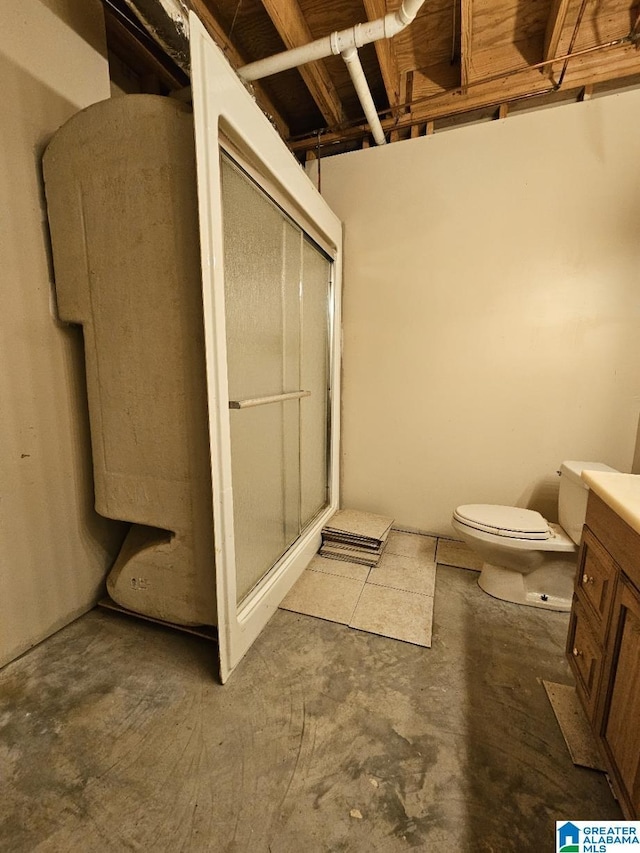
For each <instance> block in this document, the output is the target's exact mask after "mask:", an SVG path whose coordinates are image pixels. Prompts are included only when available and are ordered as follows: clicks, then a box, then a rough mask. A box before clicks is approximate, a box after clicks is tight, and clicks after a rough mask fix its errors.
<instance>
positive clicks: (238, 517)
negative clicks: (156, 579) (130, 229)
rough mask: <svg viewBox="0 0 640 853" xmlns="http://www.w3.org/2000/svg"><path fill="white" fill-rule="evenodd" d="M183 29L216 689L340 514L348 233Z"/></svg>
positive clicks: (248, 102) (218, 60) (210, 46)
mask: <svg viewBox="0 0 640 853" xmlns="http://www.w3.org/2000/svg"><path fill="white" fill-rule="evenodd" d="M189 27H190V43H191V87H192V94H193V109H194V123H195V131H196V133H195V138H196V160H197V167H198V208H199V216H200V249H201V255H202V296H203V308H204V311H203V317H204V332H205V353H206V363H207V400H208V408H209V436H210V441H211V479H212V486H213V494H212V498H213V527H214V539H215V543H214V544H215V584H216V598H217V614H218V640H219V643H218V652H219V661H220V677H221V679H222V681H223V682H224V681H226V680H227V679H228V678H229V676H230V674H231V673H232V672H233V670H234V668H235V667H236V666H237V665H238V663H239V662H240V660H241V659H242V657H243V655H244V654H245V653H246V652H247V651H248V649H249V648H250V646H251V644H252V643H253V642H254V640H255V639H256V638H257V637H258V635H259V634H260V631H261V630H262V629H263V628H264V626H265V625H266V624H267V622H268V621H269V619H270V618H271V616H272V615H273V613H274V612H275V610H276V609H277V607H278V605H279V604H280V602H281V601H282V599H283V598H284V596H285V595H286V594H287V592H288V591H289V590H290V589H291V587H292V585H293V584H294V583H295V581H296V580H297V578H298V577H299V576H300V574H301V573H302V571H303V570H304V569H305V568H306V566H307V565H308V563H309V561H310V560H311V558H312V557H313V555H314V554H315V553H316V551H317V550H318V547H319V545H320V541H321V531H322V527H323V525H324V524H326V522H327V521H328V519H329V518H330V517H331V515H332V514H333V512H335V510H336V509H337V508H338V504H339V475H338V459H339V434H340V411H339V405H338V402H337V401H339V399H340V339H339V332H338V330H339V328H340V281H341V269H342V224H341V222H340V220H339V219H338V217H337V216H336V215H335V214H334V213H333V212H332V211H331V210H330V208H329V207H328V205H327V204H326V202H325V201H324V199H323V198H322V197H321V195H320V194H319V193H318V192H317V191H316V189H315V187H314V186H313V185H312V183H311V181H309V179H308V178H307V176H306V175H305V174H304V170H303V169H302V168H301V167H300V164H299V163H298V162H297V161H296V160H295V159H294V158H293V156H292V154H291V152H290V151H289V150H288V148H287V147H286V145H285V144H284V142H283V141H282V139H281V138H280V137H279V136H278V134H277V133H276V131H275V130H274V128H273V126H272V125H271V123H270V121H269V120H268V119H267V118H266V117H265V115H263V113H262V112H261V111H260V109H259V108H258V107H257V106H256V103H255V102H254V100H253V98H252V97H251V96H250V94H249V93H248V92H247V91H246V89H245V87H244V85H243V84H242V82H241V81H240V79H239V78H238V76H237V75H236V74H235V73H234V71H233V69H232V68H231V66H230V65H229V63H228V62H227V61H226V59H225V57H224V55H223V54H222V53H221V51H220V50H219V49H218V48H217V47H216V45H215V44H214V43H213V42H212V41H211V38H210V37H209V35H208V34H207V32H206V31H205V29H204V27H203V26H202V24H201V22H200V21H199V20H198V18H197V16H196V15H194V14H193V13H191V15H190V16H189ZM229 154H230V156H229ZM212 568H213V567H212Z"/></svg>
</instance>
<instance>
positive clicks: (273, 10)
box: [262, 0, 344, 126]
mask: <svg viewBox="0 0 640 853" xmlns="http://www.w3.org/2000/svg"><path fill="white" fill-rule="evenodd" d="M262 5H263V6H264V8H265V9H266V11H267V14H268V15H269V17H270V18H271V21H272V22H273V25H274V26H275V28H276V30H277V31H278V34H279V36H280V38H281V39H282V41H283V42H284V44H285V47H286V48H287V49H288V50H291V48H293V47H301V46H302V45H304V44H309V42H312V41H313V40H314V38H313V34H312V32H311V30H310V29H309V25H308V24H307V21H306V18H305V16H304V13H303V11H302V9H301V8H300V6H299V5H298V2H297V0H262ZM298 71H299V72H300V74H301V76H302V79H303V80H304V82H305V84H306V86H307V89H308V90H309V92H310V93H311V97H312V98H313V100H314V101H315V102H316V104H317V106H318V109H319V110H320V112H321V113H322V115H323V116H324V118H325V120H326V121H327V123H328V124H329V125H330V126H334V125H337V124H340V123H341V122H342V121H343V119H344V112H343V109H342V102H341V101H340V96H339V95H338V90H337V89H336V87H335V86H334V84H333V81H332V79H331V77H330V76H329V72H328V71H327V68H326V66H325V64H324V62H323V61H322V60H320V61H318V62H308V63H307V64H306V65H300V66H299V67H298Z"/></svg>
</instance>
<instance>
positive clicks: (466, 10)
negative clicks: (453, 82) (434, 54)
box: [460, 0, 473, 92]
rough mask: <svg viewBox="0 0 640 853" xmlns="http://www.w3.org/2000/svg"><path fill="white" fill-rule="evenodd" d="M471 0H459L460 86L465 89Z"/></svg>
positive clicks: (469, 54)
mask: <svg viewBox="0 0 640 853" xmlns="http://www.w3.org/2000/svg"><path fill="white" fill-rule="evenodd" d="M472 28H473V15H472V0H460V86H461V88H462V92H466V91H467V87H468V86H469V82H470V81H471V36H472V32H473V29H472Z"/></svg>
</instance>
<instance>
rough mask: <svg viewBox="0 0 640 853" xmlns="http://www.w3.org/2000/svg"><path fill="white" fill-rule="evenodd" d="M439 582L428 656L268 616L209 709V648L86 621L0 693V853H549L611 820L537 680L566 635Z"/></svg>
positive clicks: (9, 678) (111, 620) (11, 673)
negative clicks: (582, 823) (567, 838)
mask: <svg viewBox="0 0 640 853" xmlns="http://www.w3.org/2000/svg"><path fill="white" fill-rule="evenodd" d="M476 577H477V575H476V574H475V573H473V572H467V571H464V570H461V569H451V568H446V567H439V568H438V579H437V584H436V597H435V621H434V640H433V648H431V649H425V648H420V647H417V646H412V645H408V644H406V643H401V642H398V641H396V640H390V639H386V638H384V637H380V636H375V635H373V634H365V633H361V632H359V631H354V630H352V629H350V628H347V627H346V626H343V625H338V624H334V623H330V622H324V621H322V620H319V619H314V618H311V617H308V616H301V615H298V614H295V613H290V612H285V611H278V612H277V613H276V615H275V616H274V618H273V619H272V621H271V622H270V623H269V625H268V626H267V628H266V630H265V631H264V633H263V634H262V636H261V637H260V638H259V640H258V641H257V643H256V644H255V645H254V647H253V648H252V649H251V650H250V652H249V653H248V655H247V657H246V658H245V659H244V661H243V662H242V663H241V665H240V666H239V668H238V670H237V671H236V673H235V674H234V676H232V678H231V681H230V682H229V683H228V684H227V685H226V686H225V687H221V686H220V685H218V684H217V683H216V682H215V680H214V660H215V656H214V648H213V647H212V646H211V645H210V644H207V643H206V642H205V641H200V640H197V639H195V638H190V637H187V636H183V635H180V634H176V633H173V632H171V631H169V630H166V629H162V628H159V627H155V626H153V625H150V624H145V623H140V622H137V621H135V620H132V619H128V618H127V617H123V616H118V615H116V614H111V613H106V612H101V611H93V612H91V613H89V614H88V615H87V616H85V617H83V618H82V619H80V620H78V621H77V622H75V623H74V624H73V625H71V626H69V627H67V628H65V629H64V630H63V631H60V632H59V633H58V634H57V635H55V636H54V637H52V638H51V639H49V640H48V641H47V642H45V643H43V644H42V645H41V646H39V647H38V648H36V649H34V650H32V651H31V652H30V653H29V654H27V655H25V656H24V657H23V658H21V659H20V660H18V661H16V662H14V663H13V664H10V665H9V666H8V667H6V668H5V669H4V670H3V671H2V672H1V673H0V768H1V770H0V774H1V775H0V795H1V796H0V850H2V851H10V852H11V853H22V851H64V853H77V852H78V851H91V853H103V851H128V850H136V851H154V853H193V852H194V851H216V852H217V851H220V852H221V853H222V851H224V853H227V851H229V853H236V851H238V853H239V851H243V853H244V851H247V853H263V851H264V853H267V851H270V853H301V851H304V853H315V851H331V853H333V851H354V853H373V851H383V853H394V851H401V850H408V849H410V848H414V849H416V850H429V851H432V853H445V851H446V853H449V851H463V853H466V852H467V851H500V853H503V851H510V850H513V851H516V850H517V851H520V853H522V851H536V853H537V851H540V850H553V849H554V823H553V822H554V821H555V820H556V819H558V820H560V819H562V820H564V819H574V820H586V819H598V820H604V819H620V817H621V814H620V811H619V809H618V806H617V804H616V803H615V801H614V799H613V797H612V796H611V793H610V791H609V788H608V785H607V781H606V778H605V776H604V775H603V774H601V773H597V772H595V771H591V770H586V769H582V768H577V767H574V766H573V764H572V763H571V760H570V758H569V755H568V753H567V750H566V747H565V744H564V741H563V739H562V735H561V734H560V730H559V729H558V726H557V723H556V721H555V717H554V716H553V713H552V711H551V707H550V705H549V703H548V700H547V698H546V694H545V691H544V688H543V687H542V685H541V684H540V679H542V678H544V679H547V680H552V681H561V682H565V683H568V682H570V680H571V679H570V676H569V671H568V668H567V665H566V663H565V660H564V652H563V645H564V639H565V635H566V630H567V622H568V619H567V616H566V614H557V613H550V612H543V611H539V610H534V609H532V608H527V607H517V606H515V605H508V604H505V603H503V602H499V601H496V600H494V599H492V598H490V597H489V596H487V595H485V594H484V593H482V592H481V591H480V590H479V588H478V587H477V584H476Z"/></svg>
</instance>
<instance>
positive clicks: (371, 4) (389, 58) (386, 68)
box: [364, 0, 400, 108]
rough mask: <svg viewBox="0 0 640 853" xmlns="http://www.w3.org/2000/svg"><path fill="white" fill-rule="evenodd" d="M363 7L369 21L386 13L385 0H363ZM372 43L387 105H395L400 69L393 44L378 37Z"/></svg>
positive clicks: (389, 40) (398, 99) (396, 103)
mask: <svg viewBox="0 0 640 853" xmlns="http://www.w3.org/2000/svg"><path fill="white" fill-rule="evenodd" d="M364 8H365V12H366V13H367V18H368V19H369V20H370V21H377V20H378V18H384V16H385V15H386V14H387V3H386V0H364ZM374 44H375V48H376V56H377V57H378V64H379V66H380V71H381V72H382V80H383V82H384V88H385V90H386V93H387V98H388V99H389V106H390V107H392V108H393V107H397V106H398V104H399V103H400V69H399V67H398V56H397V54H396V48H395V45H394V43H393V40H392V39H380V40H379V41H377V42H374Z"/></svg>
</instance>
